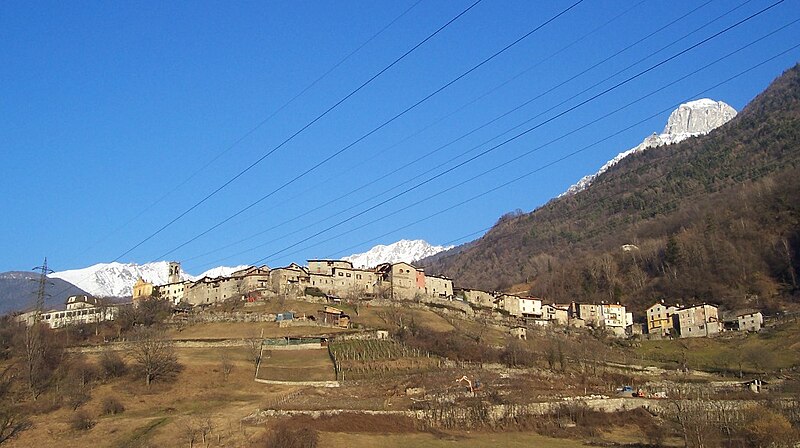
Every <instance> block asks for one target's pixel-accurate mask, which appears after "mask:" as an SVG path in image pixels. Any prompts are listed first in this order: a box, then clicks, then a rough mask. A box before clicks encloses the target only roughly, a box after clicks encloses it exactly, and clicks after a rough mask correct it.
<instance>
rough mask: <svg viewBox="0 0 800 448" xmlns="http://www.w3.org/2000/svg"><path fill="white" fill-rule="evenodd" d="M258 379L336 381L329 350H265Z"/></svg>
mask: <svg viewBox="0 0 800 448" xmlns="http://www.w3.org/2000/svg"><path fill="white" fill-rule="evenodd" d="M258 378H259V379H262V380H275V381H336V374H335V372H334V370H333V363H332V362H331V358H330V356H329V355H328V349H318V350H269V349H265V350H264V352H263V356H262V358H261V366H260V367H259V369H258Z"/></svg>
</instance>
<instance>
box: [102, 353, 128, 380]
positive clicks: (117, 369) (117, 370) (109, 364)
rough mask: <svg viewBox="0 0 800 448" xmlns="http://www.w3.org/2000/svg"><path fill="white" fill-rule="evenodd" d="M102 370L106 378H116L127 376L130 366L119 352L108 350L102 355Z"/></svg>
mask: <svg viewBox="0 0 800 448" xmlns="http://www.w3.org/2000/svg"><path fill="white" fill-rule="evenodd" d="M100 369H101V370H102V372H103V376H105V377H106V378H115V377H120V376H123V375H125V374H126V373H127V372H128V366H127V365H126V364H125V360H124V359H122V357H121V356H120V355H119V353H117V352H112V351H110V350H106V351H104V352H103V354H102V355H100Z"/></svg>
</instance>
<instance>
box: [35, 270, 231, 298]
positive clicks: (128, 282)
mask: <svg viewBox="0 0 800 448" xmlns="http://www.w3.org/2000/svg"><path fill="white" fill-rule="evenodd" d="M245 267H247V266H234V267H227V266H220V267H216V268H213V269H209V270H208V271H206V272H203V273H202V274H200V275H197V276H195V275H190V274H187V273H185V272H181V279H183V280H196V279H198V278H202V277H204V276H208V277H218V276H224V275H229V274H230V273H231V272H234V271H238V270H239V269H243V268H245ZM168 271H169V262H166V261H157V262H154V263H145V264H141V265H140V264H136V263H116V262H115V263H99V264H96V265H94V266H90V267H88V268H83V269H73V270H69V271H61V272H54V273H52V274H50V277H53V278H60V279H62V280H66V281H68V282H70V283H72V284H73V285H75V286H78V287H79V288H81V289H83V290H84V291H86V292H88V293H89V294H91V295H93V296H97V297H127V296H130V295H131V294H132V292H133V284H134V283H136V279H137V278H139V277H142V278H143V279H145V280H146V281H148V282H151V283H153V284H156V285H162V284H165V283H167V282H168V277H169V272H168Z"/></svg>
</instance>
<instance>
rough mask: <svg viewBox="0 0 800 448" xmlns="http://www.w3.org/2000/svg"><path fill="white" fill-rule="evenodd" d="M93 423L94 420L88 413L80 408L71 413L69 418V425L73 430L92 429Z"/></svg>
mask: <svg viewBox="0 0 800 448" xmlns="http://www.w3.org/2000/svg"><path fill="white" fill-rule="evenodd" d="M94 423H95V422H94V420H92V418H91V417H89V414H88V413H87V412H86V411H84V410H82V409H81V410H80V411H76V412H75V413H74V414H72V417H70V419H69V427H70V428H72V429H74V430H75V431H86V430H89V429H92V427H93V426H94Z"/></svg>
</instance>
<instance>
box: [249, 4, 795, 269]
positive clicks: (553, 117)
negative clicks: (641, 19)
mask: <svg viewBox="0 0 800 448" xmlns="http://www.w3.org/2000/svg"><path fill="white" fill-rule="evenodd" d="M784 1H785V0H778V1H777V2H775V3H773V4H771V5H770V6H767V7H766V8H763V9H761V10H760V11H758V12H756V13H754V14H751V15H750V16H748V17H746V18H744V19H741V20H739V21H738V22H736V23H734V24H733V25H730V26H728V27H726V28H724V29H723V30H721V31H718V32H716V33H714V34H712V35H711V36H709V37H706V38H705V39H703V40H701V41H699V42H697V43H695V44H693V45H691V46H689V47H687V48H685V49H683V50H681V51H679V52H678V53H675V54H674V55H672V56H670V57H668V58H666V59H664V60H662V61H660V62H658V63H656V64H654V65H652V66H650V67H648V68H647V69H645V70H642V71H640V72H639V73H637V74H635V75H633V76H631V77H628V78H627V79H625V80H623V81H621V82H619V83H617V84H615V85H613V86H611V87H609V88H607V89H605V90H603V91H602V92H600V93H597V94H595V95H593V96H591V97H590V98H588V99H585V100H583V101H581V102H579V103H578V104H576V105H574V106H571V107H569V108H567V109H566V110H564V111H562V112H560V113H558V114H556V115H554V116H552V117H550V118H548V119H546V120H544V121H542V122H540V123H538V124H537V125H535V126H533V127H531V128H528V129H527V130H525V131H523V132H521V133H518V134H517V135H515V136H513V137H511V138H508V139H506V140H505V141H503V142H501V143H499V144H497V145H495V146H492V147H491V148H489V149H487V150H484V151H482V152H481V153H479V154H477V155H475V156H473V157H471V158H469V159H467V160H465V161H463V162H461V163H459V164H457V165H455V166H453V167H450V168H448V169H446V170H444V171H442V172H441V173H439V174H437V175H435V176H433V177H430V178H428V179H426V180H424V181H423V182H420V183H418V184H416V185H414V186H412V187H410V188H408V189H406V190H404V191H402V192H400V193H398V194H395V195H394V196H392V197H390V198H388V199H385V200H383V201H381V202H379V203H377V204H375V205H373V206H371V207H368V208H367V209H365V210H362V211H361V212H358V213H356V214H354V215H351V216H350V217H348V218H346V219H343V220H341V221H339V222H337V223H336V224H333V225H331V226H329V227H327V228H325V229H323V230H321V231H319V232H317V233H315V234H313V235H311V236H308V237H306V238H304V239H302V240H300V241H298V242H296V243H294V244H292V245H290V246H288V247H285V248H284V249H281V250H280V251H277V252H275V253H272V254H270V255H268V256H267V257H264V258H262V259H260V260H258V261H257V262H256V263H254V264H256V265H257V264H259V263H261V262H262V261H263V260H265V259H269V258H271V257H273V256H275V255H277V254H280V253H282V252H285V251H286V250H289V249H291V248H293V247H296V246H298V245H300V244H302V243H304V242H306V241H308V240H310V239H312V238H315V237H317V236H319V235H321V234H323V233H325V232H327V231H330V230H332V229H334V228H336V227H339V226H341V225H342V224H345V223H347V222H349V221H351V220H353V219H355V218H357V217H359V216H362V215H364V214H366V213H368V212H369V211H372V210H374V209H376V208H378V207H380V206H381V205H384V204H386V203H388V202H390V201H392V200H394V199H396V198H398V197H400V196H403V195H405V194H407V193H409V192H411V191H413V190H416V189H417V188H419V187H421V186H423V185H426V184H428V183H430V182H432V181H434V180H436V179H438V178H439V177H442V176H444V175H445V174H447V173H450V172H452V171H454V170H456V169H458V168H460V167H461V166H463V165H465V164H467V163H469V162H471V161H473V160H476V159H477V158H479V157H482V156H484V155H486V154H488V153H490V152H492V151H494V150H496V149H498V148H500V147H502V146H504V145H506V144H507V143H509V142H511V141H514V140H516V139H518V138H520V137H522V136H524V135H526V134H528V133H530V132H532V131H534V130H535V129H538V128H540V127H541V126H543V125H545V124H547V123H549V122H552V121H554V120H556V119H558V118H560V117H562V116H564V115H566V114H567V113H569V112H571V111H573V110H575V109H577V108H579V107H581V106H583V105H585V104H587V103H589V102H591V101H594V100H596V99H598V98H600V97H602V96H604V95H606V94H608V93H610V92H612V91H614V90H616V89H618V88H619V87H621V86H623V85H625V84H627V83H629V82H630V81H632V80H634V79H637V78H639V77H641V76H643V75H644V74H646V73H649V72H651V71H653V70H655V69H656V68H658V67H660V66H662V65H664V64H666V63H667V62H669V61H672V60H674V59H676V58H677V57H679V56H681V55H683V54H685V53H687V52H689V51H691V50H692V49H694V48H697V47H698V46H700V45H702V44H704V43H706V42H708V41H710V40H712V39H714V38H716V37H718V36H720V35H722V34H724V33H726V32H728V31H730V30H731V29H733V28H735V27H737V26H739V25H741V24H743V23H745V22H747V21H749V20H752V19H753V18H755V17H757V16H759V15H761V14H763V13H764V12H766V11H768V10H770V9H772V8H774V7H775V6H777V5H779V4H781V3H783V2H784Z"/></svg>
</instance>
